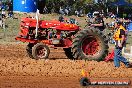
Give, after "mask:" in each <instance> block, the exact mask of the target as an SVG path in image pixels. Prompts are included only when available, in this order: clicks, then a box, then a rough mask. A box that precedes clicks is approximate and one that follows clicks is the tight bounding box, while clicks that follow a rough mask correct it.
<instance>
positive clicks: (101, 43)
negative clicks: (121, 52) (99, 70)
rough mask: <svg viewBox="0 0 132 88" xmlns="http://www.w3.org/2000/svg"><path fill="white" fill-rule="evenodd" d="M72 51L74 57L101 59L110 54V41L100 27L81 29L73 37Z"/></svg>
mask: <svg viewBox="0 0 132 88" xmlns="http://www.w3.org/2000/svg"><path fill="white" fill-rule="evenodd" d="M72 52H73V56H74V58H78V59H85V60H96V61H100V60H103V59H104V58H105V56H106V55H107V54H108V41H107V39H106V37H105V35H103V33H102V32H101V31H99V30H98V29H95V28H93V29H92V28H91V29H88V30H86V29H85V30H81V31H80V32H79V33H78V34H76V35H75V38H74V39H73V44H72Z"/></svg>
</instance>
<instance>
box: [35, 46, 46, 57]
mask: <svg viewBox="0 0 132 88" xmlns="http://www.w3.org/2000/svg"><path fill="white" fill-rule="evenodd" d="M46 54H47V50H46V49H45V48H43V47H40V48H38V49H37V56H38V57H39V58H43V57H45V56H46Z"/></svg>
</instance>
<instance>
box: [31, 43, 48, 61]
mask: <svg viewBox="0 0 132 88" xmlns="http://www.w3.org/2000/svg"><path fill="white" fill-rule="evenodd" d="M49 53H50V49H49V47H48V46H46V45H45V44H43V43H37V44H36V45H34V47H33V48H32V56H33V58H35V59H46V58H48V56H49Z"/></svg>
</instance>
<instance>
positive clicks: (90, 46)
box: [82, 36, 99, 55]
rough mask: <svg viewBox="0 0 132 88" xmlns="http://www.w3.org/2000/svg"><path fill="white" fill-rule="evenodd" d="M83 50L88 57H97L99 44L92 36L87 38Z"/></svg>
mask: <svg viewBox="0 0 132 88" xmlns="http://www.w3.org/2000/svg"><path fill="white" fill-rule="evenodd" d="M82 50H83V52H84V53H85V54H86V55H95V54H96V53H97V52H99V42H98V41H97V39H96V38H94V37H92V36H91V37H89V38H86V39H84V41H83V43H82Z"/></svg>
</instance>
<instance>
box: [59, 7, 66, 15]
mask: <svg viewBox="0 0 132 88" xmlns="http://www.w3.org/2000/svg"><path fill="white" fill-rule="evenodd" d="M59 13H60V14H61V15H65V13H64V10H63V9H62V7H60V10H59Z"/></svg>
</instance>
